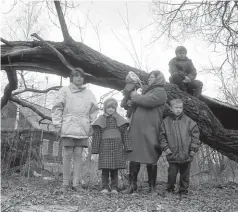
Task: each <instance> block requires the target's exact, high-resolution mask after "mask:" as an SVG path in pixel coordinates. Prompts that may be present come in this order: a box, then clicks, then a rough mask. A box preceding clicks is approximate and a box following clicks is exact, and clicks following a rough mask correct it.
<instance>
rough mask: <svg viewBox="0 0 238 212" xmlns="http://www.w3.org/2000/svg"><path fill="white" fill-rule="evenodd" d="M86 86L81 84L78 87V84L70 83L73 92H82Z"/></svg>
mask: <svg viewBox="0 0 238 212" xmlns="http://www.w3.org/2000/svg"><path fill="white" fill-rule="evenodd" d="M85 88H86V87H85V86H83V85H82V86H81V87H77V86H76V85H74V84H73V83H70V85H69V89H70V91H71V92H72V93H77V92H81V91H83V90H84V89H85Z"/></svg>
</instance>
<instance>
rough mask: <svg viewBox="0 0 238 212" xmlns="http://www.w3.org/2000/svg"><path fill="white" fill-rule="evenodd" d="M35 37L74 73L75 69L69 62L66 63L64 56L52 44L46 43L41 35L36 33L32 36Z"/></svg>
mask: <svg viewBox="0 0 238 212" xmlns="http://www.w3.org/2000/svg"><path fill="white" fill-rule="evenodd" d="M32 36H33V37H35V38H37V39H39V40H40V41H41V42H42V44H43V45H44V46H46V47H47V48H48V49H49V50H50V51H52V52H53V53H55V54H56V56H57V57H58V58H59V59H60V61H61V62H62V63H63V64H64V65H65V66H66V67H67V68H68V69H69V70H70V71H74V67H73V66H72V65H71V64H69V62H68V61H66V59H65V58H64V56H63V55H62V54H61V53H60V52H59V51H58V50H57V49H56V48H55V47H53V46H52V45H51V44H49V43H47V42H45V41H44V40H43V39H42V38H41V37H40V36H39V35H37V34H36V33H33V34H32Z"/></svg>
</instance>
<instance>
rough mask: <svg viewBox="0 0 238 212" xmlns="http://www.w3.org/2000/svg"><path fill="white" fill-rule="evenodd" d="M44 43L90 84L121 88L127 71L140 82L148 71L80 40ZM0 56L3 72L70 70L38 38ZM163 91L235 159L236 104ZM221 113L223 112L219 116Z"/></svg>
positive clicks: (12, 45) (205, 138)
mask: <svg viewBox="0 0 238 212" xmlns="http://www.w3.org/2000/svg"><path fill="white" fill-rule="evenodd" d="M48 43H49V44H50V45H51V46H53V47H54V48H55V49H56V50H57V51H59V52H60V53H61V54H62V55H63V56H64V57H65V59H66V60H67V61H68V62H69V63H70V64H71V65H72V66H73V67H80V68H82V69H83V70H84V71H85V72H86V73H87V81H88V82H90V83H93V84H96V85H99V86H103V87H108V88H112V89H116V90H122V89H123V87H124V86H125V77H126V75H127V73H128V72H129V71H133V72H135V73H136V74H137V75H138V76H139V77H140V79H141V80H142V81H144V82H146V81H147V78H148V73H146V72H144V71H141V70H138V69H136V68H133V67H130V66H128V65H125V64H122V63H119V62H117V61H115V60H112V59H110V58H109V57H106V56H105V55H103V54H101V53H99V52H97V51H95V50H93V49H91V48H90V47H88V46H86V45H84V44H83V43H78V42H75V43H74V45H72V44H70V45H69V44H66V43H60V42H58V43H56V42H48ZM18 44H19V45H18ZM1 55H2V56H1V65H2V66H1V67H2V69H3V70H6V71H7V70H8V68H9V67H11V68H12V69H15V70H29V71H39V72H42V73H50V74H57V75H60V76H64V77H68V76H69V73H70V70H69V69H68V68H66V66H64V64H62V61H61V60H60V59H59V57H57V55H56V54H55V53H54V52H53V51H50V50H49V49H48V48H46V47H45V45H44V43H42V41H32V42H19V43H18V42H17V41H15V42H8V43H6V45H1ZM9 58H10V59H11V60H9ZM9 61H11V63H10V62H9ZM165 90H166V92H167V95H168V100H171V99H173V98H181V99H182V100H183V102H184V110H185V114H187V115H188V116H189V117H191V118H192V119H193V120H194V121H196V122H197V124H198V126H199V129H200V132H201V141H202V142H204V143H206V144H208V145H209V146H211V147H212V148H214V149H216V150H218V151H219V152H221V153H222V154H224V155H226V156H227V157H228V158H230V159H232V160H234V161H236V162H238V124H237V120H238V109H237V108H236V107H232V106H229V105H226V104H224V103H222V102H220V103H219V101H215V100H213V99H211V98H209V97H206V96H202V97H201V100H199V99H197V98H195V97H193V96H191V95H189V94H187V93H185V92H183V91H181V90H180V89H179V88H178V87H177V86H176V85H172V84H169V83H167V84H166V86H165ZM204 102H205V103H208V104H205V103H204ZM212 111H214V113H215V114H216V116H217V117H218V118H219V119H218V118H217V117H216V116H215V115H214V114H213V112H212ZM223 113H226V114H227V115H226V116H224V115H221V114H223ZM223 125H224V126H225V127H227V128H228V129H225V128H224V127H223Z"/></svg>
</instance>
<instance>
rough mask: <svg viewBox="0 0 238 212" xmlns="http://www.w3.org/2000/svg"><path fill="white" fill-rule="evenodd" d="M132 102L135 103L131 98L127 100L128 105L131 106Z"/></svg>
mask: <svg viewBox="0 0 238 212" xmlns="http://www.w3.org/2000/svg"><path fill="white" fill-rule="evenodd" d="M132 104H133V101H132V100H130V99H129V100H128V101H127V105H128V106H129V107H130V106H132Z"/></svg>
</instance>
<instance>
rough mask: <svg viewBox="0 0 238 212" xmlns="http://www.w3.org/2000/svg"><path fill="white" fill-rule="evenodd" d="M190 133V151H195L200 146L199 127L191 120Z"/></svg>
mask: <svg viewBox="0 0 238 212" xmlns="http://www.w3.org/2000/svg"><path fill="white" fill-rule="evenodd" d="M190 135H191V145H190V151H193V152H197V151H198V149H199V147H200V141H199V129H198V126H197V124H196V123H195V122H194V121H192V122H191V124H190Z"/></svg>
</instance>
